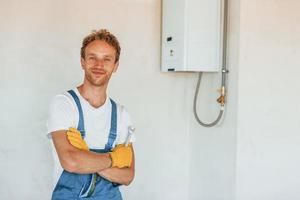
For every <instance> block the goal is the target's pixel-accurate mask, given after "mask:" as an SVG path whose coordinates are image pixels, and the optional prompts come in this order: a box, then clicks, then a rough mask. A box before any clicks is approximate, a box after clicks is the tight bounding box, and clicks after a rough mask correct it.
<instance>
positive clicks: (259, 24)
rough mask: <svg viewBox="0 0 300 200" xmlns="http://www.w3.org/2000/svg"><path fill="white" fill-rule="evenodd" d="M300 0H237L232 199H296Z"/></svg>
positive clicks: (299, 195)
mask: <svg viewBox="0 0 300 200" xmlns="http://www.w3.org/2000/svg"><path fill="white" fill-rule="evenodd" d="M299 9H300V1H297V0H285V1H278V0H265V1H261V0H251V1H248V0H241V13H240V15H241V18H240V48H239V52H240V55H239V59H240V61H239V62H240V63H239V82H238V99H239V100H238V107H239V109H238V121H237V133H238V134H237V199H239V200H282V199H289V200H295V199H300V193H299V190H298V189H299V185H300V171H299V166H300V157H299V152H300V145H299V142H300V135H299V133H300V123H299V122H300V118H299V114H298V113H299V112H300V106H299V100H300V96H299V91H300V83H299V74H300V68H299V67H300V60H299V58H300V26H299V22H300V12H299Z"/></svg>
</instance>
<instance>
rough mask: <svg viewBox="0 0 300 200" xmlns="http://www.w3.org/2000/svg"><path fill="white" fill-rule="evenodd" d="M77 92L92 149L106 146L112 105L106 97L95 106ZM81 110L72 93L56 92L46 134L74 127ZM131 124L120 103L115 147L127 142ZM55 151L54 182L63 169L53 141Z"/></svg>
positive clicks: (53, 150) (76, 124)
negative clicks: (97, 106) (103, 101)
mask: <svg viewBox="0 0 300 200" xmlns="http://www.w3.org/2000/svg"><path fill="white" fill-rule="evenodd" d="M73 90H74V92H75V93H76V94H77V96H78V98H79V100H80V103H81V107H82V110H83V118H84V128H85V135H86V136H85V141H86V143H87V145H88V146H89V148H90V149H104V147H105V144H106V143H107V141H108V136H109V131H110V124H111V110H112V105H111V102H110V99H109V98H108V97H107V99H106V101H105V103H104V104H103V105H102V106H101V107H99V108H94V107H92V106H91V105H90V104H89V102H88V101H86V100H85V99H84V98H83V97H82V96H81V95H80V93H79V92H78V90H77V88H75V89H73ZM78 121H79V113H78V109H77V106H76V103H75V101H74V99H73V97H72V96H71V95H70V94H69V93H68V92H65V93H63V94H59V95H56V96H55V97H54V98H53V99H52V101H51V104H50V109H49V117H48V121H47V136H48V138H50V139H51V133H52V132H54V131H58V130H68V129H69V128H71V127H74V128H77V126H78ZM129 126H132V123H131V119H130V116H129V114H128V112H127V110H126V109H125V108H124V106H122V105H120V104H117V137H116V140H115V142H114V144H113V147H114V146H115V145H117V144H121V143H124V142H125V140H126V137H127V133H128V127H129ZM134 141H135V137H134V135H132V136H131V140H130V142H134ZM52 152H53V157H54V163H55V166H54V174H53V178H54V182H53V183H54V185H55V184H56V183H57V181H58V179H59V176H60V174H61V173H62V171H63V169H62V167H61V165H60V162H59V159H58V156H57V153H56V150H55V147H54V145H53V143H52Z"/></svg>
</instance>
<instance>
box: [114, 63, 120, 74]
mask: <svg viewBox="0 0 300 200" xmlns="http://www.w3.org/2000/svg"><path fill="white" fill-rule="evenodd" d="M118 67H119V61H118V62H116V63H115V67H114V71H113V72H116V71H117V69H118Z"/></svg>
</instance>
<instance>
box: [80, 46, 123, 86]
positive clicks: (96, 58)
mask: <svg viewBox="0 0 300 200" xmlns="http://www.w3.org/2000/svg"><path fill="white" fill-rule="evenodd" d="M115 60H116V50H115V49H114V47H112V46H111V45H109V44H108V43H107V42H105V41H102V40H95V41H93V42H91V43H90V44H88V45H87V46H86V48H85V58H81V65H82V68H83V70H84V71H85V79H86V81H88V82H89V83H90V84H92V85H94V86H104V85H106V84H107V83H108V81H109V79H110V77H111V75H112V73H113V72H115V71H116V70H117V68H118V64H119V63H118V62H116V63H115Z"/></svg>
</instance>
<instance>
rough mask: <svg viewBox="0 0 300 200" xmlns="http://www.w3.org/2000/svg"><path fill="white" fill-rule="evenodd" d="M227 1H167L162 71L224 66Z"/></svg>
mask: <svg viewBox="0 0 300 200" xmlns="http://www.w3.org/2000/svg"><path fill="white" fill-rule="evenodd" d="M223 4H224V2H223V0H163V5H162V7H163V8H162V12H163V13H162V16H163V17H162V59H161V66H162V71H194V72H200V71H202V72H217V71H220V70H221V67H222V49H223V47H222V46H223V21H224V14H223V12H224V5H223Z"/></svg>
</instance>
